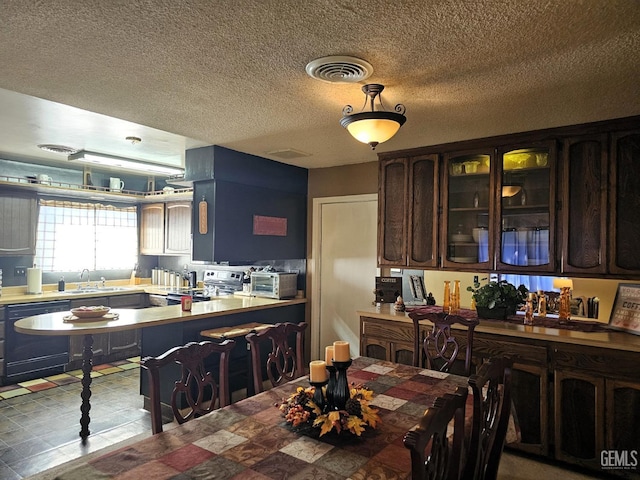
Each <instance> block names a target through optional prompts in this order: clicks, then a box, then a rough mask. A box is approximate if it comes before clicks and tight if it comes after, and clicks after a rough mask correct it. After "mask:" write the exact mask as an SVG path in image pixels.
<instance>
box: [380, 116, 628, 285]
mask: <svg viewBox="0 0 640 480" xmlns="http://www.w3.org/2000/svg"><path fill="white" fill-rule="evenodd" d="M378 157H379V160H380V161H379V175H378V182H379V186H378V194H379V195H378V198H379V202H378V205H379V206H378V216H379V218H378V265H379V266H380V267H410V268H419V269H420V268H424V269H445V270H469V271H487V272H488V271H498V272H505V273H523V272H526V273H532V272H536V273H538V274H571V275H573V276H593V275H598V276H599V277H600V276H609V277H614V278H615V277H624V278H640V255H637V254H636V246H637V245H638V244H640V222H638V221H637V218H638V215H639V212H640V117H629V118H623V119H618V120H611V121H602V122H597V123H590V124H583V125H576V126H571V127H559V128H553V129H546V130H539V131H533V132H525V133H518V134H510V135H503V136H498V137H491V138H484V139H479V140H468V141H463V142H456V143H449V144H442V145H435V146H429V147H422V148H416V149H411V150H403V151H395V152H384V153H380V154H378Z"/></svg>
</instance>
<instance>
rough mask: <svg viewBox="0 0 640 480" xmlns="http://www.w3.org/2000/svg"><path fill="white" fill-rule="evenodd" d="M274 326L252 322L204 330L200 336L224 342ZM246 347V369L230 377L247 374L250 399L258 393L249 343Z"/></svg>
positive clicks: (235, 372)
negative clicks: (254, 381)
mask: <svg viewBox="0 0 640 480" xmlns="http://www.w3.org/2000/svg"><path fill="white" fill-rule="evenodd" d="M272 326H273V325H271V324H269V323H258V322H250V323H243V324H241V325H234V326H232V327H219V328H212V329H209V330H202V331H201V332H200V336H202V337H205V338H210V339H213V340H216V341H218V342H224V341H225V340H234V339H236V338H238V337H245V336H246V335H248V334H249V333H258V332H260V331H262V330H265V329H266V328H269V327H272ZM236 343H238V342H236ZM246 345H247V347H246V348H247V360H246V367H245V368H244V369H239V370H237V371H234V372H233V373H232V374H231V373H230V376H239V375H243V374H246V376H247V397H249V396H252V395H255V393H256V392H255V391H254V388H253V381H252V378H253V375H252V369H251V353H250V350H251V346H250V345H249V343H247V344H246ZM231 393H232V392H231V389H229V399H228V401H229V403H231Z"/></svg>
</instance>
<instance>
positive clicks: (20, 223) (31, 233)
mask: <svg viewBox="0 0 640 480" xmlns="http://www.w3.org/2000/svg"><path fill="white" fill-rule="evenodd" d="M36 222H37V203H36V197H35V194H33V195H32V194H29V193H26V194H25V193H23V192H2V193H0V225H3V226H9V225H10V226H11V228H2V229H0V255H4V256H6V255H34V254H35V249H36Z"/></svg>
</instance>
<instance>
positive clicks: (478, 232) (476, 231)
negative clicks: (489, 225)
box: [472, 228, 487, 243]
mask: <svg viewBox="0 0 640 480" xmlns="http://www.w3.org/2000/svg"><path fill="white" fill-rule="evenodd" d="M486 231H487V229H486V228H474V229H473V235H472V236H473V241H474V242H476V243H480V236H481V235H482V232H486Z"/></svg>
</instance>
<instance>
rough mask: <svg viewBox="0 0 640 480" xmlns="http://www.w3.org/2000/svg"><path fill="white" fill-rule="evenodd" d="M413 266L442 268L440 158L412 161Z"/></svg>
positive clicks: (410, 259)
mask: <svg viewBox="0 0 640 480" xmlns="http://www.w3.org/2000/svg"><path fill="white" fill-rule="evenodd" d="M407 233H408V235H409V237H408V242H407V255H408V262H407V263H408V265H409V266H410V267H437V266H438V249H437V247H438V156H437V155H424V156H420V157H412V158H409V225H408V226H407Z"/></svg>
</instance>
